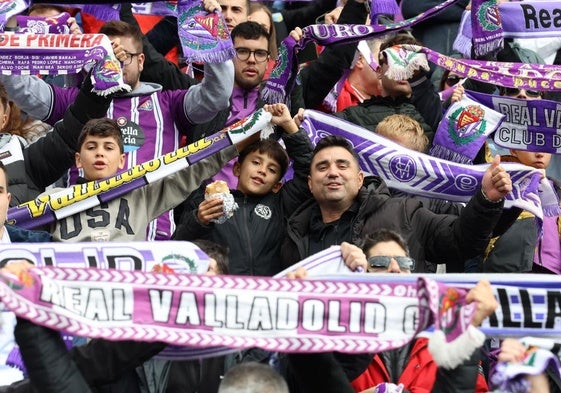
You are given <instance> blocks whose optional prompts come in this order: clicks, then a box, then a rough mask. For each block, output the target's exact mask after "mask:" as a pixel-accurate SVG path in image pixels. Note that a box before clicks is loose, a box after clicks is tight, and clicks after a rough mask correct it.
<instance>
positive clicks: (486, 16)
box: [477, 1, 502, 31]
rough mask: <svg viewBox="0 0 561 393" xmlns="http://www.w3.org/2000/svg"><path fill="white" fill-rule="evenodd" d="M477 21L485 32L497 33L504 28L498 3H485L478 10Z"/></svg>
mask: <svg viewBox="0 0 561 393" xmlns="http://www.w3.org/2000/svg"><path fill="white" fill-rule="evenodd" d="M477 19H478V21H479V23H480V24H481V27H482V28H483V30H486V31H495V30H498V29H500V28H501V27H502V24H501V15H500V13H499V8H498V6H497V2H496V1H489V2H485V3H483V4H482V5H481V7H480V8H479V10H477Z"/></svg>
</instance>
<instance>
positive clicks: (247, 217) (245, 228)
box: [243, 195, 254, 276]
mask: <svg viewBox="0 0 561 393" xmlns="http://www.w3.org/2000/svg"><path fill="white" fill-rule="evenodd" d="M243 204H244V209H243V215H244V217H243V218H244V222H245V223H246V225H244V234H245V238H246V240H247V245H246V246H247V251H248V254H249V258H248V262H249V275H250V276H253V275H254V273H253V252H252V251H253V249H252V248H251V237H250V234H249V225H250V224H249V214H247V196H245V195H244V197H243Z"/></svg>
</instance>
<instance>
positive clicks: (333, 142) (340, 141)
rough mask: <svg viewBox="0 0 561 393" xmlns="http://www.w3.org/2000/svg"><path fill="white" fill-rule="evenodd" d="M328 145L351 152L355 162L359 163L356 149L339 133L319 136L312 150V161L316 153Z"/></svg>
mask: <svg viewBox="0 0 561 393" xmlns="http://www.w3.org/2000/svg"><path fill="white" fill-rule="evenodd" d="M328 147H342V148H343V149H345V150H347V151H348V152H349V153H351V154H352V156H353V157H354V159H355V160H356V163H357V164H358V163H359V158H358V154H356V151H355V149H354V148H353V145H352V144H351V142H349V141H348V139H347V138H344V137H342V136H339V135H328V136H325V137H323V138H321V139H320V140H319V141H318V143H317V144H316V147H315V148H314V151H313V152H312V161H313V159H314V157H315V156H316V154H318V153H319V152H320V151H321V150H323V149H327V148H328Z"/></svg>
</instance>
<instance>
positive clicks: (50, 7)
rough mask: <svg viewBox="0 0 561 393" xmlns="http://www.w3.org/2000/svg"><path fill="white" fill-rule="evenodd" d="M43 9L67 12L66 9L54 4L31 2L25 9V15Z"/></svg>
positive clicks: (60, 12)
mask: <svg viewBox="0 0 561 393" xmlns="http://www.w3.org/2000/svg"><path fill="white" fill-rule="evenodd" d="M45 10H53V11H57V12H58V13H59V14H62V13H63V12H68V9H67V8H65V7H63V6H60V5H54V4H33V5H32V6H31V7H29V8H28V9H27V15H31V14H32V13H33V12H42V11H45Z"/></svg>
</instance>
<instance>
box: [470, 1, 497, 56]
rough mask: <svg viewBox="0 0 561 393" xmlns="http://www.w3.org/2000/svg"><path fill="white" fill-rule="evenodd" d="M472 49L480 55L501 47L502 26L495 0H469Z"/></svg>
mask: <svg viewBox="0 0 561 393" xmlns="http://www.w3.org/2000/svg"><path fill="white" fill-rule="evenodd" d="M471 15H472V18H471V28H472V32H473V38H472V41H473V51H474V53H475V55H476V56H478V57H480V56H483V55H486V54H488V53H495V52H498V51H499V50H501V49H502V48H503V27H502V25H501V17H500V15H499V9H498V7H497V0H471Z"/></svg>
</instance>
